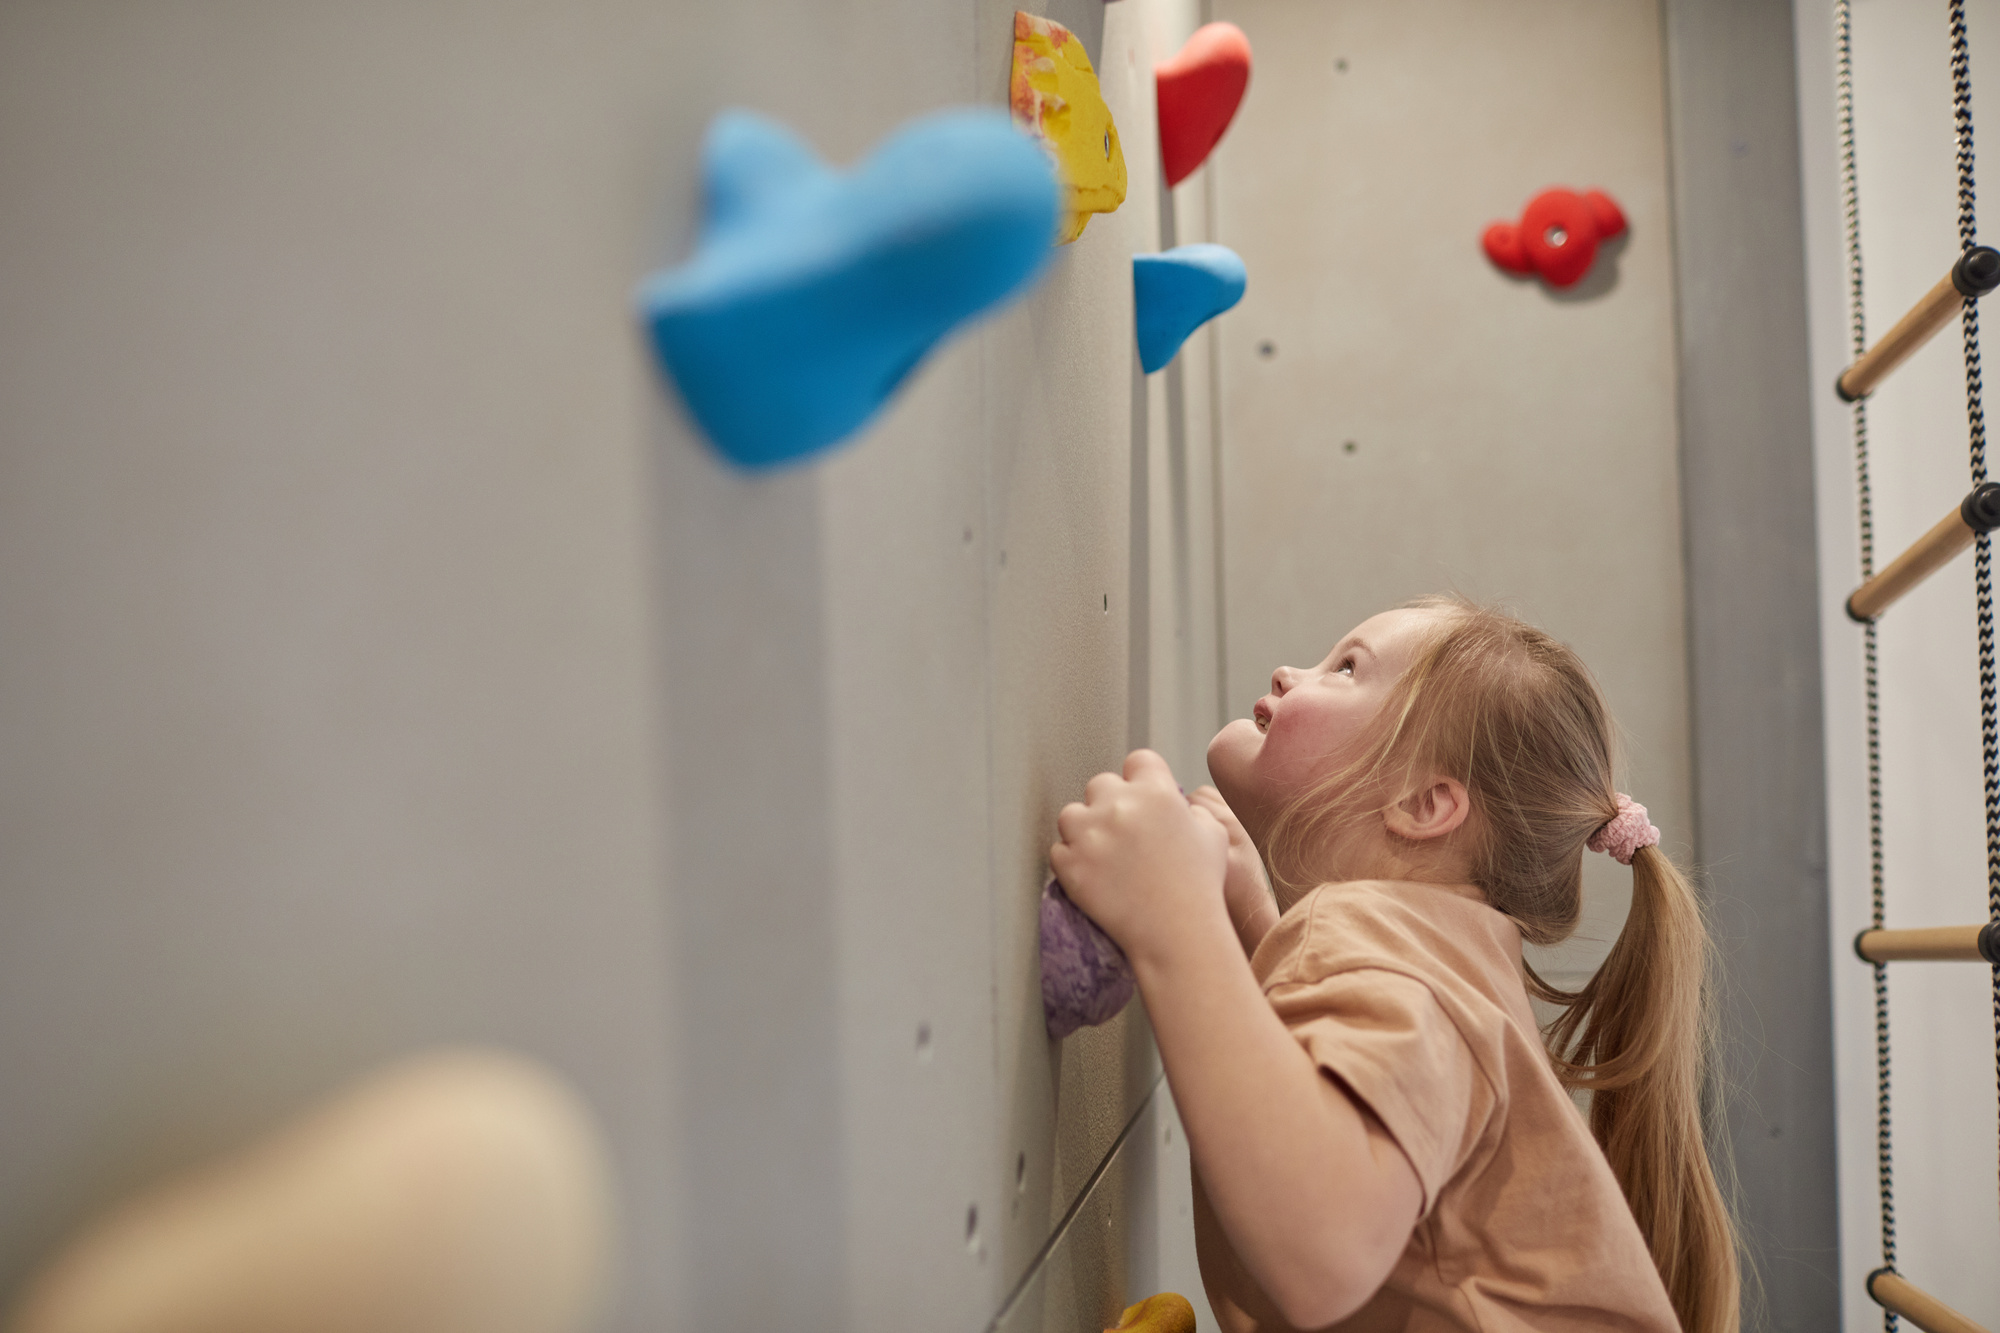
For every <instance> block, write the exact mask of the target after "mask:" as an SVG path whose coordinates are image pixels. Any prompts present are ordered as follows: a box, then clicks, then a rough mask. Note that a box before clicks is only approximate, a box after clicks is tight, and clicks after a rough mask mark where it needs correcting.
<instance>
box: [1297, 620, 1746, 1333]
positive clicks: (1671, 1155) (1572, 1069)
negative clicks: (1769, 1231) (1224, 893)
mask: <svg viewBox="0 0 2000 1333" xmlns="http://www.w3.org/2000/svg"><path fill="white" fill-rule="evenodd" d="M1411 605H1412V606H1413V607H1416V608H1419V609H1423V610H1428V611H1431V612H1433V613H1435V616H1436V620H1435V623H1434V625H1433V626H1432V627H1431V628H1430V629H1429V631H1428V633H1427V635H1426V637H1425V639H1424V641H1423V642H1422V643H1421V645H1420V646H1419V648H1418V649H1417V651H1416V653H1415V655H1414V658H1413V660H1412V662H1411V664H1410V666H1409V668H1408V669H1407V670H1406V671H1405V672H1404V673H1403V675H1402V677H1401V678H1400V679H1399V680H1398V681H1397V682H1396V683H1395V685H1394V687H1393V688H1392V689H1391V691H1390V694H1389V696H1388V698H1387V700H1386V701H1385V703H1384V704H1383V707H1382V709H1381V710H1380V712H1379V713H1378V714H1377V715H1376V717H1375V718H1374V719H1373V721H1372V723H1371V731H1370V733H1369V734H1368V735H1367V736H1366V737H1365V743H1364V744H1363V745H1362V746H1361V747H1360V749H1361V753H1360V755H1359V757H1358V758H1356V759H1354V760H1352V761H1350V762H1349V763H1347V764H1346V765H1343V766H1342V767H1341V768H1339V769H1338V770H1337V771H1335V772H1332V773H1329V774H1327V775H1325V776H1323V777H1322V778H1320V779H1319V780H1318V781H1317V782H1316V783H1314V784H1313V785H1312V787H1311V788H1310V789H1309V790H1307V791H1306V792H1304V793H1302V794H1301V795H1300V796H1299V797H1297V798H1296V799H1295V800H1294V801H1292V802H1291V804H1290V805H1289V806H1288V807H1287V808H1286V809H1285V810H1284V811H1283V812H1282V813H1281V814H1280V816H1279V817H1278V819H1277V820H1276V822H1275V824H1274V827H1273V829H1272V834H1271V837H1270V839H1269V844H1270V845H1269V847H1268V849H1267V850H1268V853H1269V861H1270V866H1271V873H1272V877H1273V879H1274V881H1276V882H1277V883H1278V884H1279V886H1280V888H1281V891H1286V892H1287V897H1291V896H1295V895H1296V893H1297V892H1298V891H1299V890H1300V889H1301V888H1302V887H1306V886H1308V881H1311V882H1317V881H1316V880H1314V878H1313V874H1312V872H1313V868H1314V866H1315V865H1318V866H1319V867H1321V868H1322V869H1324V868H1326V867H1327V864H1328V855H1329V853H1337V851H1338V849H1339V847H1340V846H1341V844H1342V842H1343V840H1344V838H1345V837H1346V836H1347V835H1348V834H1350V833H1351V832H1352V830H1354V829H1355V828H1357V827H1358V826H1359V825H1360V823H1361V820H1362V818H1363V817H1365V816H1366V815H1367V814H1369V813H1370V812H1372V811H1375V810H1379V809H1380V808H1381V807H1382V806H1383V805H1384V804H1386V803H1387V802H1388V801H1390V800H1394V799H1396V798H1397V797H1398V796H1400V795H1401V794H1402V793H1404V792H1406V791H1408V790H1409V789H1410V788H1411V787H1412V786H1414V785H1415V784H1416V782H1417V781H1419V780H1424V781H1427V780H1429V778H1430V776H1432V775H1437V776H1449V777H1454V778H1457V779H1458V780H1459V781H1461V782H1463V783H1464V784H1465V787H1466V790H1467V792H1468V793H1469V795H1470V797H1471V804H1472V810H1473V815H1474V817H1473V819H1471V820H1468V821H1467V824H1466V825H1465V826H1464V827H1463V828H1462V829H1461V830H1460V831H1459V832H1458V833H1457V834H1454V835H1452V836H1453V837H1454V838H1455V839H1461V840H1462V842H1461V846H1462V849H1463V850H1464V851H1466V852H1468V853H1469V854H1470V855H1471V861H1472V866H1473V871H1472V880H1473V883H1474V884H1475V885H1477V886H1478V888H1479V889H1480V890H1481V891H1483V892H1484V893H1485V895H1486V899H1487V901H1488V902H1489V903H1490V904H1491V905H1492V906H1493V907H1495V908H1497V909H1498V910H1500V911H1501V912H1504V913H1506V914H1507V915H1508V916H1509V917H1511V918H1512V919H1513V920H1514V921H1515V923H1516V924H1517V925H1518V926H1519V927H1520V930H1521V934H1522V936H1523V937H1524V938H1525V939H1528V940H1530V941H1533V942H1534V943H1536V944H1553V943H1556V942H1557V941H1559V940H1562V939H1564V938H1566V937H1567V936H1568V935H1569V934H1570V933H1571V932H1573V931H1574V930H1575V929H1576V925H1577V919H1578V917H1579V915H1580V914H1581V912H1582V906H1583V853H1584V844H1585V843H1586V842H1587V841H1588V840H1589V838H1590V836H1591V834H1593V833H1595V832H1596V831H1597V830H1598V829H1599V828H1601V827H1603V825H1604V824H1605V823H1606V822H1607V821H1609V820H1610V819H1611V818H1612V816H1614V815H1615V814H1617V812H1618V807H1617V793H1616V789H1615V787H1614V780H1613V766H1614V760H1615V750H1616V747H1615V741H1614V733H1613V725H1612V721H1611V716H1610V713H1609V710H1608V709H1606V707H1605V705H1604V699H1603V696H1602V695H1601V694H1600V693H1599V692H1598V688H1597V684H1596V682H1595V681H1594V680H1593V679H1592V678H1591V675H1590V672H1589V670H1588V668H1586V667H1585V666H1584V665H1583V662H1582V661H1581V660H1580V659H1579V658H1578V657H1577V655H1576V654H1575V653H1574V652H1573V651H1572V650H1571V649H1570V648H1569V647H1567V646H1566V645H1564V644H1562V643H1559V642H1557V641H1556V640H1555V639H1553V638H1551V637H1550V636H1548V635H1547V634H1544V633H1542V632H1541V631H1540V630H1537V629H1535V628H1534V627H1532V626H1530V625H1527V624H1524V623H1523V622H1521V621H1519V620H1517V619H1515V618H1514V617H1512V616H1508V615H1505V614H1502V613H1500V612H1497V611H1493V610H1490V609H1487V608H1484V607H1480V606H1475V605H1473V604H1471V603H1469V602H1465V601H1463V600H1460V599H1457V598H1424V599H1422V600H1420V601H1417V602H1413V603H1411ZM1709 952H1710V950H1709V940H1708V931H1707V928H1706V926H1705V924H1704V922H1703V919H1702V910H1701V905H1700V903H1699V901H1698V900H1697V899H1696V897H1695V893H1694V890H1693V889H1692V887H1691V886H1690V885H1689V883H1688V881H1687V879H1686V878H1685V877H1684V876H1683V875H1682V874H1681V872H1680V871H1679V870H1678V869H1677V868H1675V866H1674V863H1673V862H1672V861H1671V860H1670V859H1668V858H1667V856H1666V855H1665V854H1663V853H1662V852H1661V851H1660V849H1659V848H1657V847H1648V848H1644V849H1642V850H1640V851H1639V852H1638V853H1637V855H1635V856H1634V857H1633V860H1632V909H1631V914H1630V915H1629V916H1628V917H1627V918H1626V921H1625V926H1624V929H1623V930H1622V931H1621V932H1620V933H1619V936H1618V940H1617V943H1616V944H1614V945H1613V946H1612V949H1611V952H1610V955H1609V956H1608V957H1606V958H1605V960H1604V964H1603V966H1602V967H1600V968H1599V969H1598V971H1597V973H1596V975H1595V976H1593V977H1592V978H1591V980H1590V981H1589V983H1588V984H1587V985H1585V986H1584V987H1583V988H1582V989H1581V990H1578V991H1575V992H1567V991H1561V990H1558V989H1556V988H1554V987H1552V986H1550V985H1548V984H1547V983H1546V982H1544V981H1543V980H1542V979H1541V978H1540V977H1538V976H1536V975H1535V974H1534V972H1533V971H1532V970H1530V971H1529V973H1528V985H1529V989H1530V991H1531V992H1532V993H1533V994H1534V995H1535V996H1536V997H1537V998H1538V999H1541V1000H1544V1001H1547V1002H1550V1003H1553V1004H1556V1005H1559V1006H1561V1007H1562V1010H1563V1012H1562V1014H1561V1016H1560V1017H1558V1018H1557V1019H1556V1020H1555V1021H1554V1022H1553V1023H1552V1024H1550V1026H1549V1027H1548V1028H1547V1029H1546V1030H1545V1032H1544V1034H1543V1035H1544V1038H1545V1040H1546V1042H1547V1045H1548V1050H1549V1058H1550V1061H1551V1062H1552V1063H1553V1065H1554V1067H1555V1072H1556V1075H1557V1077H1558V1078H1559V1079H1560V1080H1561V1081H1562V1083H1563V1085H1564V1086H1565V1087H1567V1088H1570V1089H1585V1090H1588V1092H1589V1093H1590V1127H1591V1131H1592V1133H1593V1134H1594V1135H1595V1137H1596V1139H1597V1142H1598V1145H1599V1146H1600V1147H1601V1148H1602V1149H1603V1150H1604V1156H1605V1158H1606V1159H1607V1160H1608V1161H1609V1162H1610V1164H1611V1170H1612V1173H1613V1174H1614V1175H1615V1176H1616V1177H1617V1179H1618V1184H1619V1186H1620V1187H1621V1188H1622V1189H1623V1190H1624V1192H1625V1198H1626V1201H1627V1202H1628V1203H1629V1204H1630V1205H1631V1208H1632V1215H1633V1217H1634V1218H1635V1219H1637V1221H1638V1223H1639V1230H1640V1231H1641V1232H1642V1233H1643V1234H1644V1236H1645V1238H1646V1244H1647V1246H1648V1247H1649V1248H1650V1249H1651V1251H1652V1255H1653V1262H1654V1264H1655V1265H1656V1266H1657V1267H1658V1268H1659V1271H1660V1277H1661V1279H1662V1280H1663V1281H1664V1282H1665V1284H1666V1288H1667V1294H1668V1296H1669V1297H1671V1299H1672V1301H1673V1306H1674V1311H1675V1313H1676V1314H1677V1315H1678V1316H1679V1317H1680V1322H1681V1325H1682V1327H1683V1328H1685V1329H1687V1330H1688V1333H1736V1330H1737V1327H1738V1322H1739V1319H1740V1310H1739V1300H1740V1276H1739V1270H1738V1265H1737V1256H1736V1230H1735V1226H1734V1223H1733V1222H1732V1220H1731V1218H1730V1213H1729V1209H1728V1207H1727V1205H1726V1203H1725V1202H1724V1199H1723V1194H1722V1191H1721V1189H1720V1188H1719V1187H1718V1186H1717V1184H1716V1178H1715V1174H1714V1171H1713V1169H1712V1168H1711V1166H1710V1163H1709V1159H1708V1152H1707V1148H1706V1141H1705V1136H1704V1132H1703V1121H1704V1117H1703V1107H1702V1094H1703V1088H1704V1083H1705V1075H1706V1073H1707V1069H1708V1065H1709V1058H1710V1054H1711V1051H1712V1048H1713V1044H1714V1027H1713V1021H1712V1017H1711V1006H1710V996H1709V992H1710V958H1709Z"/></svg>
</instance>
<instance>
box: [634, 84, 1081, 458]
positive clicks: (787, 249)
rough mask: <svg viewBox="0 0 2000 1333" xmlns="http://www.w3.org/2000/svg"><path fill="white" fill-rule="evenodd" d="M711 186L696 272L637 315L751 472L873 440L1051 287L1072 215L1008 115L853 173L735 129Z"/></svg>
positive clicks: (934, 128)
mask: <svg viewBox="0 0 2000 1333" xmlns="http://www.w3.org/2000/svg"><path fill="white" fill-rule="evenodd" d="M702 169H703V178H704V179H703V186H704V191H705V197H706V212H705V216H704V218H703V222H702V228H701V238H700V241H699V243H698V245H697V246H696V249H695V254H694V257H693V258H692V259H690V260H689V261H688V262H687V263H685V264H682V265H681V266H680V267H678V268H672V269H666V270H664V271H662V272H659V273H655V274H653V275H652V276H651V277H649V278H647V279H646V281H645V282H644V283H643V284H641V286H640V288H639V293H638V301H639V308H640V312H641V314H642V316H643V317H644V319H645V321H646V324H647V326H648V328H649V329H650V331H651V333H652V339H653V346H654V349H655V350H656V351H657V353H658V355H659V358H660V363H661V365H662V366H663V367H664V368H665V370H666V372H667V373H668V374H669V375H670V376H671V377H672V378H673V380H674V382H675V383H676V384H677V385H679V386H680V391H681V396H682V398H683V399H685V401H686V403H687V406H688V410H689V411H690V412H691V413H692V414H693V416H694V419H695V420H696V421H697V422H699V423H700V425H701V428H702V429H703V430H704V431H705V432H707V434H708V437H709V439H711V440H712V441H714V443H715V445H716V447H717V448H718V449H720V450H721V451H722V453H723V454H724V455H725V456H727V457H728V458H729V459H730V460H731V461H733V462H735V463H738V464H740V465H742V466H744V467H749V468H762V467H770V466H773V465H776V464H781V463H786V462H790V461H792V460H795V459H800V458H804V457H806V456H808V455H810V454H813V453H816V452H818V451H819V450H822V449H825V448H827V447H829V446H831V445H834V444H837V443H839V442H840V441H841V440H843V439H845V438H847V437H848V436H849V435H852V434H853V433H854V432H855V431H857V430H859V429H860V428H861V426H862V425H864V424H865V423H866V422H867V421H868V420H869V419H870V418H871V417H873V416H874V415H875V414H876V412H877V411H878V410H880V408H881V407H882V405H883V404H884V403H885V402H887V401H888V399H889V396H890V395H891V394H893V393H894V392H895V391H896V388H897V386H898V385H900V384H901V383H902V382H903V381H904V379H906V378H907V377H908V376H909V374H910V372H911V371H912V370H914V369H916V367H917V365H918V364H919V363H920V362H922V360H923V359H924V356H925V354H926V353H928V352H929V351H930V350H931V348H932V347H934V346H936V345H937V343H938V341H939V340H940V339H942V338H943V337H944V336H945V335H946V334H948V333H949V332H951V330H952V329H953V328H955V327H957V326H958V325H959V324H961V323H963V322H965V321H966V320H968V319H970V318H972V317H973V316H974V315H976V314H978V313H979V312H981V311H983V310H985V309H987V308H988V307H990V306H993V305H995V304H997V303H999V302H1001V301H1003V300H1005V299H1006V298H1008V297H1009V296H1011V295H1013V294H1014V293H1016V292H1018V291H1021V290H1022V289H1023V288H1024V287H1026V286H1027V284H1028V283H1029V282H1030V281H1031V280H1032V279H1033V278H1034V277H1035V276H1036V275H1037V274H1038V273H1040V272H1041V270H1042V268H1043V266H1044V265H1045V264H1047V262H1048V260H1049V256H1050V254H1051V252H1052V243H1053V241H1054V239H1055V234H1056V225H1057V217H1058V212H1059V208H1060V187H1059V186H1058V184H1057V182H1056V178H1055V173H1054V170H1053V168H1052V167H1051V166H1050V163H1049V159H1048V155H1047V154H1046V153H1044V152H1043V151H1042V150H1041V148H1040V147H1039V146H1037V145H1036V144H1034V143H1032V142H1030V141H1029V140H1028V139H1027V138H1026V137H1025V136H1024V135H1022V134H1021V133H1020V132H1019V131H1018V130H1016V129H1015V128H1014V127H1013V125H1012V124H1011V123H1010V122H1009V120H1008V118H1007V116H1006V114H1005V113H1003V112H997V111H974V110H961V111H945V112H939V113H935V114H932V115H928V116H925V117H922V118H920V119H918V120H916V121H913V122H911V123H910V124H908V125H906V126H904V127H903V128H902V129H900V130H899V131H897V132H896V133H895V134H894V135H892V136H890V137H889V138H888V139H887V140H885V141H884V142H883V143H882V144H880V145H879V146H878V147H877V148H876V149H875V150H874V152H873V153H871V154H870V155H869V156H868V158H867V159H866V160H864V161H863V162H862V163H861V164H860V165H859V166H858V167H856V168H855V169H854V170H853V171H852V172H845V173H843V172H837V171H834V170H833V169H831V168H830V167H828V166H827V165H826V164H825V163H824V162H823V161H821V160H820V158H819V157H818V155H817V154H815V153H814V152H813V150H812V148H811V147H810V146H809V145H807V144H806V143H805V142H804V141H803V140H801V139H800V138H799V137H798V136H796V135H794V134H793V133H791V131H789V130H787V129H786V128H785V127H784V126H782V125H779V124H776V123H775V122H773V121H770V120H767V119H765V118H764V117H762V116H758V115H754V114H752V113H750V112H747V111H725V112H723V113H722V114H721V115H719V116H717V117H716V118H715V120H714V122H713V123H712V124H711V125H710V126H709V130H708V137H707V140H706V142H705V143H704V144H703V148H702Z"/></svg>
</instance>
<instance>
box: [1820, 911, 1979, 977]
mask: <svg viewBox="0 0 2000 1333" xmlns="http://www.w3.org/2000/svg"><path fill="white" fill-rule="evenodd" d="M1996 925H2000V923H1996V922H1992V921H1988V922H1987V923H1986V924H1985V925H1982V926H1925V927H1923V928H1921V929H1918V930H1864V931H1862V932H1861V933H1860V934H1859V935H1856V936H1855V937H1854V952H1856V953H1858V954H1860V955H1861V959H1862V961H1863V962H1868V963H1897V962H1966V963H1991V964H1992V965H1994V966H1995V967H2000V930H1995V929H1994V927H1995V926H1996Z"/></svg>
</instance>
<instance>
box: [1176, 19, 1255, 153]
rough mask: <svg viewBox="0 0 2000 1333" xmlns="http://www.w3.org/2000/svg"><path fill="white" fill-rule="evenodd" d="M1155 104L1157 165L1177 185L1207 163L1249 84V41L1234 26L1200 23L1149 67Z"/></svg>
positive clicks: (1240, 30) (1230, 24)
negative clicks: (1174, 49)
mask: <svg viewBox="0 0 2000 1333" xmlns="http://www.w3.org/2000/svg"><path fill="white" fill-rule="evenodd" d="M1153 81H1154V84H1155V85H1156V87H1157V88H1158V92H1159V102H1160V165H1161V166H1162V167H1164V168H1165V169H1166V173H1167V184H1169V185H1179V184H1180V183H1181V182H1182V181H1184V180H1186V179H1187V178H1188V177H1189V176H1191V175H1193V174H1194V169H1195V168H1196V167H1198V166H1200V165H1201V164H1202V163H1203V162H1206V161H1207V160H1208V155H1209V153H1211V152H1213V151H1214V149H1215V145H1216V143H1217V142H1218V141H1219V140H1220V139H1221V138H1222V132H1223V131H1224V130H1226V129H1228V128H1229V121H1230V118H1231V117H1232V116H1234V115H1235V114H1236V106H1237V103H1239V102H1241V101H1242V100H1243V90H1244V89H1245V88H1247V87H1249V86H1250V39H1249V38H1248V37H1245V36H1244V35H1243V30H1242V29H1241V28H1239V27H1237V26H1236V25H1235V24H1234V23H1205V24H1203V25H1202V26H1201V27H1199V28H1196V29H1195V30H1194V36H1192V37H1190V38H1188V39H1187V44H1186V45H1185V46H1183V47H1181V49H1180V50H1179V51H1177V52H1175V53H1174V55H1173V56H1172V57H1171V58H1170V59H1167V60H1162V61H1161V62H1160V63H1159V64H1157V65H1155V66H1154V67H1153Z"/></svg>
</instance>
